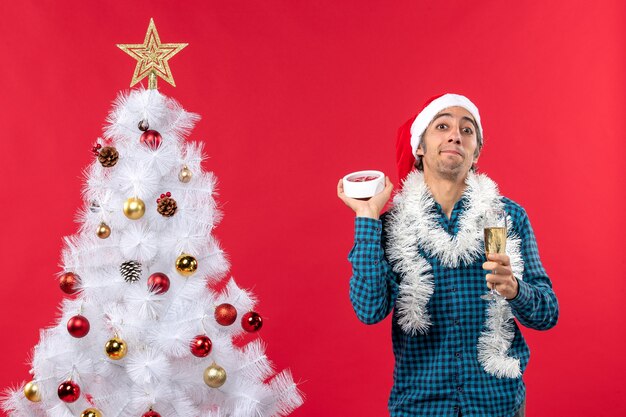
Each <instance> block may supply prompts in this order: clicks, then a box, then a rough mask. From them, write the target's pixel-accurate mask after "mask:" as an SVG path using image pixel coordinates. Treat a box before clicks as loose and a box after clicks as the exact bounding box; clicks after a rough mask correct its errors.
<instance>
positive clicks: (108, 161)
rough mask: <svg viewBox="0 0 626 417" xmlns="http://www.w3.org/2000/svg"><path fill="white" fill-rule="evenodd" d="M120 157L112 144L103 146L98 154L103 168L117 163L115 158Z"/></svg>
mask: <svg viewBox="0 0 626 417" xmlns="http://www.w3.org/2000/svg"><path fill="white" fill-rule="evenodd" d="M119 158H120V154H119V153H118V152H117V149H115V148H114V147H113V146H105V147H104V148H102V150H101V151H100V153H99V154H98V161H100V163H101V164H102V166H103V167H105V168H110V167H112V166H114V165H115V164H117V160H118V159H119Z"/></svg>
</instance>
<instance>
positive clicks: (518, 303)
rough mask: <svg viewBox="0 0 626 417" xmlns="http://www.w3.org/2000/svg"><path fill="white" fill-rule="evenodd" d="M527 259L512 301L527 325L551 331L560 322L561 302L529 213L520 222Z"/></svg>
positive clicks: (516, 314)
mask: <svg viewBox="0 0 626 417" xmlns="http://www.w3.org/2000/svg"><path fill="white" fill-rule="evenodd" d="M518 231H519V235H520V238H521V240H522V248H521V249H522V258H523V259H524V276H523V280H517V282H518V284H519V290H518V293H517V296H516V297H515V298H513V299H511V300H509V305H510V306H511V310H512V311H513V315H514V316H515V317H516V318H517V319H518V320H519V322H520V323H522V324H523V325H524V326H526V327H529V328H531V329H536V330H548V329H550V328H552V327H554V326H555V325H556V322H557V320H558V318H559V304H558V301H557V298H556V295H555V294H554V291H553V290H552V283H551V282H550V278H549V277H548V274H547V273H546V271H545V269H544V268H543V265H542V264H541V259H540V258H539V249H538V248H537V241H536V239H535V234H534V232H533V229H532V226H531V225H530V221H529V220H528V216H527V215H526V213H525V212H524V213H523V216H522V218H521V221H520V225H519V229H518Z"/></svg>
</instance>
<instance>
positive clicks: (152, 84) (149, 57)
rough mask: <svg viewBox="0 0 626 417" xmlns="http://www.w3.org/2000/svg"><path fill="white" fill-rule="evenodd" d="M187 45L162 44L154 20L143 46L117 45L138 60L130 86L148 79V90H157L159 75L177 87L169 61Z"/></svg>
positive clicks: (151, 22) (151, 21)
mask: <svg viewBox="0 0 626 417" xmlns="http://www.w3.org/2000/svg"><path fill="white" fill-rule="evenodd" d="M187 45H188V44H187V43H161V39H159V33H158V32H157V29H156V25H155V24H154V20H153V19H150V24H149V25H148V31H147V32H146V38H145V39H144V40H143V44H120V45H117V47H118V48H120V49H121V50H122V51H124V52H126V53H127V54H128V55H130V56H132V57H133V58H135V59H136V60H137V66H136V67H135V72H134V73H133V79H132V81H131V82H130V86H131V87H132V86H133V85H135V84H137V83H138V82H139V81H141V80H143V79H144V78H145V77H148V88H150V89H156V88H157V75H158V76H159V77H161V78H163V79H164V80H165V81H167V82H168V83H170V84H171V85H172V86H174V87H176V84H175V83H174V77H173V76H172V72H171V71H170V66H169V64H168V62H167V61H168V60H169V59H170V58H172V57H173V56H174V55H176V54H177V53H178V52H180V51H181V50H182V49H183V48H184V47H185V46H187Z"/></svg>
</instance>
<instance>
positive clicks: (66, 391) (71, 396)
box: [57, 381, 80, 403]
mask: <svg viewBox="0 0 626 417" xmlns="http://www.w3.org/2000/svg"><path fill="white" fill-rule="evenodd" d="M57 394H59V398H60V399H61V401H63V402H66V403H73V402H74V401H76V400H77V399H78V398H79V397H80V387H79V386H78V384H77V383H76V382H74V381H65V382H62V383H61V385H59V388H58V389H57Z"/></svg>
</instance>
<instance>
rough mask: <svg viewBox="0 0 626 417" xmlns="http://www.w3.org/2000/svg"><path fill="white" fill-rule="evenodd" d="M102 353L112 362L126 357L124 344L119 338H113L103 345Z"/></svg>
mask: <svg viewBox="0 0 626 417" xmlns="http://www.w3.org/2000/svg"><path fill="white" fill-rule="evenodd" d="M104 351H105V352H106V354H107V356H108V357H109V358H111V359H113V360H114V361H117V360H120V359H122V358H123V357H124V356H126V342H124V341H123V340H122V339H120V338H119V337H114V338H113V339H110V340H109V341H108V342H106V344H105V345H104Z"/></svg>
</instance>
